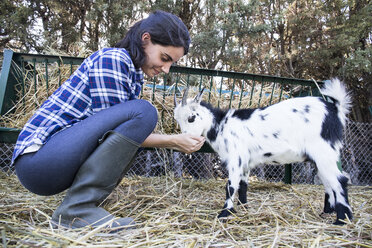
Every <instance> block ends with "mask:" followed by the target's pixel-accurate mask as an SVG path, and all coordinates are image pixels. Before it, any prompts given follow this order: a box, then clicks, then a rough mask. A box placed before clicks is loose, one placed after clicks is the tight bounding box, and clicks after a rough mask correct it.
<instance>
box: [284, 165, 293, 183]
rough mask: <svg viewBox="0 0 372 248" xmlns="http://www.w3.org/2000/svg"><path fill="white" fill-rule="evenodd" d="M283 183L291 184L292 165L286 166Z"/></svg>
mask: <svg viewBox="0 0 372 248" xmlns="http://www.w3.org/2000/svg"><path fill="white" fill-rule="evenodd" d="M284 183H286V184H292V165H291V164H286V165H285V169H284Z"/></svg>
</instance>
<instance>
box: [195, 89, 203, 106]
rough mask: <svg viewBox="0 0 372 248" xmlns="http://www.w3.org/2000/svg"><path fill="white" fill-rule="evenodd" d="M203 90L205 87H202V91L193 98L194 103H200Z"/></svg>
mask: <svg viewBox="0 0 372 248" xmlns="http://www.w3.org/2000/svg"><path fill="white" fill-rule="evenodd" d="M204 90H205V87H203V89H202V90H201V91H200V92H199V94H198V95H197V96H196V97H195V98H194V101H195V102H197V103H200V102H201V100H202V95H203V92H204Z"/></svg>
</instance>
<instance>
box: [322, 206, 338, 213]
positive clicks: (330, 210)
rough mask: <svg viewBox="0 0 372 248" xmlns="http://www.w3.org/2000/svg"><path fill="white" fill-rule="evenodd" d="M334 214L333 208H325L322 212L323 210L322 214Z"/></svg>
mask: <svg viewBox="0 0 372 248" xmlns="http://www.w3.org/2000/svg"><path fill="white" fill-rule="evenodd" d="M334 212H335V208H331V207H325V208H324V210H323V213H325V214H331V213H334Z"/></svg>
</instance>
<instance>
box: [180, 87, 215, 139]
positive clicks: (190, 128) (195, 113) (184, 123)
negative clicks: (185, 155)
mask: <svg viewBox="0 0 372 248" xmlns="http://www.w3.org/2000/svg"><path fill="white" fill-rule="evenodd" d="M188 91H189V88H186V90H185V92H184V93H183V97H182V101H181V103H178V102H177V99H176V95H174V104H175V106H176V107H175V109H174V118H175V119H176V121H177V122H178V124H179V125H180V128H181V131H182V133H188V134H193V135H198V136H200V135H203V134H204V133H205V132H206V131H208V129H209V127H210V126H211V124H212V119H213V116H212V115H211V114H210V113H209V112H208V110H207V109H206V108H205V107H203V106H201V105H200V101H201V99H202V94H203V91H204V88H203V89H202V90H201V91H200V92H199V94H198V95H197V96H196V97H195V98H194V99H187V94H188Z"/></svg>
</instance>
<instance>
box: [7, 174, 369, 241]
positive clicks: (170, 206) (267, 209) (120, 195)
mask: <svg viewBox="0 0 372 248" xmlns="http://www.w3.org/2000/svg"><path fill="white" fill-rule="evenodd" d="M0 178H1V179H0V181H1V185H0V191H1V200H0V207H1V213H0V229H1V243H2V245H3V247H24V246H29V247H84V246H89V247H372V241H371V240H372V220H371V213H372V187H370V186H365V187H361V186H351V187H350V189H349V197H350V203H351V206H352V208H353V211H354V220H353V221H351V222H349V221H347V224H346V225H344V226H335V225H332V222H333V221H334V220H335V215H323V216H320V213H321V212H322V207H323V197H324V191H323V187H322V186H316V185H286V184H283V183H267V182H263V181H257V180H253V181H252V180H251V181H252V182H251V184H250V187H249V190H248V203H247V204H246V205H243V206H239V207H237V210H238V211H237V213H236V214H234V215H233V216H232V217H231V218H229V219H228V220H227V221H226V222H221V221H220V220H218V219H217V218H216V216H217V214H218V212H219V211H220V208H221V207H222V206H223V203H224V195H225V193H224V185H225V180H217V179H213V180H208V181H197V180H191V179H179V178H174V177H172V176H164V177H149V178H145V177H129V178H124V179H123V181H122V183H121V184H120V186H119V187H118V188H117V189H116V190H115V191H114V192H113V193H112V194H111V195H110V196H109V198H108V199H106V201H105V202H104V207H105V209H107V210H108V211H110V212H112V213H114V214H115V215H116V216H118V217H125V216H131V217H133V218H135V220H136V222H137V225H136V228H135V229H132V230H123V231H120V232H118V233H115V234H111V235H109V234H108V233H107V232H106V231H105V230H104V229H100V228H96V229H91V228H88V227H87V228H82V229H76V230H66V229H65V230H62V229H53V228H52V227H51V225H50V217H51V215H52V213H53V211H54V209H55V208H56V207H57V206H58V205H59V204H60V203H61V200H62V199H63V196H64V193H61V194H58V195H55V196H48V197H45V196H37V195H34V194H32V193H30V192H28V191H27V190H25V189H24V188H23V187H22V186H21V185H20V183H19V182H18V180H17V178H16V177H15V176H14V175H12V176H7V175H5V174H4V173H1V174H0Z"/></svg>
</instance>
